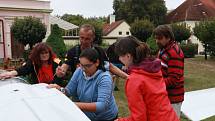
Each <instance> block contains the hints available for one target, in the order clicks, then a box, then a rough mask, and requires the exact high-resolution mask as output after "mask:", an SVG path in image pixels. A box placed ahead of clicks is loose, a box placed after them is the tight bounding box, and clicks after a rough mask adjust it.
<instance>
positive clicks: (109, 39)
mask: <svg viewBox="0 0 215 121" xmlns="http://www.w3.org/2000/svg"><path fill="white" fill-rule="evenodd" d="M130 35H131V32H130V26H129V25H128V23H127V22H125V21H124V20H119V21H115V16H114V15H111V16H110V23H109V24H105V25H104V27H103V42H104V43H107V44H109V45H110V44H112V43H114V42H115V41H116V39H117V38H118V37H126V36H130Z"/></svg>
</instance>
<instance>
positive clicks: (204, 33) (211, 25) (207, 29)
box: [194, 20, 215, 59]
mask: <svg viewBox="0 0 215 121" xmlns="http://www.w3.org/2000/svg"><path fill="white" fill-rule="evenodd" d="M194 34H195V36H196V37H197V38H198V39H199V40H200V41H201V42H202V43H203V46H204V48H205V59H207V53H210V54H211V55H212V56H215V20H212V21H201V22H200V23H199V24H196V26H195V28H194Z"/></svg>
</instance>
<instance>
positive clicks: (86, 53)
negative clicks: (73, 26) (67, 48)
mask: <svg viewBox="0 0 215 121" xmlns="http://www.w3.org/2000/svg"><path fill="white" fill-rule="evenodd" d="M81 57H85V58H87V59H88V60H89V61H91V62H93V63H96V61H97V60H99V66H98V69H101V70H102V71H106V69H105V67H104V60H103V59H102V56H101V54H100V52H99V51H98V50H96V49H94V48H87V49H84V50H83V51H82V52H81V54H80V58H81Z"/></svg>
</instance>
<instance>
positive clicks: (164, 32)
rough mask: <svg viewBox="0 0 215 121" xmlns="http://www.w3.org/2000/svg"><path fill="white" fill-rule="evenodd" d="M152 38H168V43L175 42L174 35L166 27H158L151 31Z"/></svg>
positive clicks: (169, 28) (170, 29)
mask: <svg viewBox="0 0 215 121" xmlns="http://www.w3.org/2000/svg"><path fill="white" fill-rule="evenodd" d="M153 35H154V36H161V37H163V36H164V37H165V38H170V41H175V37H174V34H173V32H172V28H171V27H170V26H168V25H159V26H157V27H156V28H155V30H154V31H153Z"/></svg>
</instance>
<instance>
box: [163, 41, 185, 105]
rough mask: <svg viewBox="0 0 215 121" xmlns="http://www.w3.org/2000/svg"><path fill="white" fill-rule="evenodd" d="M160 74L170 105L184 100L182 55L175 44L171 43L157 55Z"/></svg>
mask: <svg viewBox="0 0 215 121" xmlns="http://www.w3.org/2000/svg"><path fill="white" fill-rule="evenodd" d="M159 58H160V59H161V63H162V74H163V77H164V80H165V83H166V89H167V92H168V96H169V99H170V102H171V103H179V102H182V101H183V100H184V54H183V52H182V50H181V49H180V47H179V46H178V45H177V43H176V42H174V41H171V42H170V43H169V44H168V45H167V46H166V47H165V48H164V49H162V50H161V51H160V53H159Z"/></svg>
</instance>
